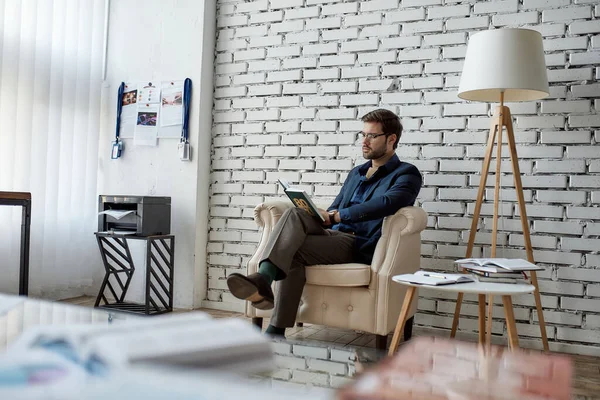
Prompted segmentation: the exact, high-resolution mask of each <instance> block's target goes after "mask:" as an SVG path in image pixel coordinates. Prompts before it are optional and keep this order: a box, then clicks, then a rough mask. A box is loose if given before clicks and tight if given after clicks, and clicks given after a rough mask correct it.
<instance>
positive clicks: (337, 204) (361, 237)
mask: <svg viewBox="0 0 600 400" xmlns="http://www.w3.org/2000/svg"><path fill="white" fill-rule="evenodd" d="M371 166H372V163H371V161H368V162H366V163H364V164H362V165H360V166H358V167H355V168H354V169H352V171H350V173H349V174H348V177H347V178H346V181H345V182H344V185H343V186H342V190H341V191H340V193H339V194H338V195H337V197H336V198H335V200H334V201H333V203H332V204H331V206H330V207H329V208H328V209H327V210H328V211H331V210H338V212H339V216H340V220H341V223H339V224H336V225H334V226H332V228H331V229H336V230H339V231H342V232H348V233H353V234H354V235H355V237H356V242H355V251H356V261H357V262H362V263H365V264H370V263H371V261H372V259H373V253H374V252H375V247H376V245H377V241H378V240H379V238H380V237H381V227H382V225H383V219H384V218H385V217H386V216H388V215H393V214H395V213H396V212H397V211H398V210H399V209H400V208H402V207H406V206H412V205H413V204H414V202H415V199H416V198H417V196H418V194H419V190H420V189H421V183H422V178H421V173H420V172H419V170H418V169H417V168H416V167H415V166H414V165H412V164H409V163H407V162H402V161H400V160H399V159H398V156H397V155H395V154H394V155H393V156H392V158H390V160H389V161H388V162H387V163H386V164H385V165H382V166H381V167H379V168H378V169H377V171H376V172H375V173H374V174H373V175H372V176H371V177H370V178H369V179H367V178H366V175H367V171H368V170H369V168H370V167H371Z"/></svg>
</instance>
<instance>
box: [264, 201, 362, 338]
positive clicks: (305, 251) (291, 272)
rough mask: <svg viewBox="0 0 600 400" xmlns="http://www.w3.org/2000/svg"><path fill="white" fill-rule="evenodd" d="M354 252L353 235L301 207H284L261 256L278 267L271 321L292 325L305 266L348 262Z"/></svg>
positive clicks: (282, 324)
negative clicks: (331, 227)
mask: <svg viewBox="0 0 600 400" xmlns="http://www.w3.org/2000/svg"><path fill="white" fill-rule="evenodd" d="M354 255H355V253H354V235H352V234H350V233H344V232H339V231H335V230H331V229H325V228H323V226H322V225H321V222H320V221H319V220H317V219H316V218H314V217H311V216H310V215H309V214H308V213H307V212H306V211H304V210H302V209H300V208H296V207H294V208H290V209H287V210H286V211H285V212H284V213H283V215H282V216H281V218H280V219H279V221H278V222H277V224H276V225H275V228H274V229H273V232H271V235H270V236H269V241H268V243H267V247H266V248H265V251H264V253H263V256H262V259H261V262H262V261H265V260H267V261H270V262H271V263H272V264H274V265H275V266H277V268H279V270H280V271H279V276H278V277H277V280H280V281H279V282H278V284H279V290H278V291H277V293H276V294H275V309H274V310H273V316H272V317H271V325H273V326H276V327H278V328H288V327H291V326H294V322H295V320H296V313H297V311H298V306H299V304H300V297H301V296H302V290H303V289H304V284H305V283H306V271H305V268H306V266H309V265H316V264H344V263H350V262H353V261H354V258H355V257H354Z"/></svg>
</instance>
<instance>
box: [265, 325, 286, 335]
mask: <svg viewBox="0 0 600 400" xmlns="http://www.w3.org/2000/svg"><path fill="white" fill-rule="evenodd" d="M265 333H268V334H271V335H281V336H285V328H278V327H276V326H273V325H269V326H268V327H267V330H266V331H265Z"/></svg>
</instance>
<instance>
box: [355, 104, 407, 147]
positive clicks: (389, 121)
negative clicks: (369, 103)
mask: <svg viewBox="0 0 600 400" xmlns="http://www.w3.org/2000/svg"><path fill="white" fill-rule="evenodd" d="M362 121H363V122H378V123H380V124H381V129H382V130H383V133H385V135H386V136H389V135H393V134H395V135H396V141H395V142H394V149H396V148H397V147H398V142H399V141H400V136H402V129H403V128H402V124H401V123H400V118H398V116H397V115H396V114H394V113H393V112H391V111H390V110H385V109H383V108H380V109H378V110H373V111H371V112H369V113H366V114H365V115H364V116H363V117H362Z"/></svg>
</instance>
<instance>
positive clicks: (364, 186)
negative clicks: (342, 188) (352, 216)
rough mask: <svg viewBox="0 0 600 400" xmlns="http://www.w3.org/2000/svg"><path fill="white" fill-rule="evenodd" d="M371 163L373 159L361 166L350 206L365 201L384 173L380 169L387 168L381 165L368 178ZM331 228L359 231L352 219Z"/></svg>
mask: <svg viewBox="0 0 600 400" xmlns="http://www.w3.org/2000/svg"><path fill="white" fill-rule="evenodd" d="M371 165H372V164H371V161H369V162H368V163H366V164H363V165H361V166H360V167H359V169H358V173H359V174H360V183H359V184H358V186H357V187H356V190H355V191H354V194H353V195H352V198H351V199H350V204H349V207H352V206H353V205H356V204H362V203H364V202H365V199H366V194H367V193H368V192H369V189H370V188H371V187H372V186H373V185H374V184H375V183H377V179H378V178H379V176H381V175H382V174H380V173H379V170H381V169H382V168H383V169H384V170H385V165H384V166H381V167H379V168H378V169H377V171H375V173H374V174H373V175H371V177H370V178H367V171H368V170H369V168H371ZM331 229H335V230H338V231H342V232H347V233H352V234H353V235H356V231H357V227H356V226H355V224H353V223H352V222H350V221H345V222H344V221H342V222H340V223H339V224H337V225H334V226H332V227H331Z"/></svg>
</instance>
